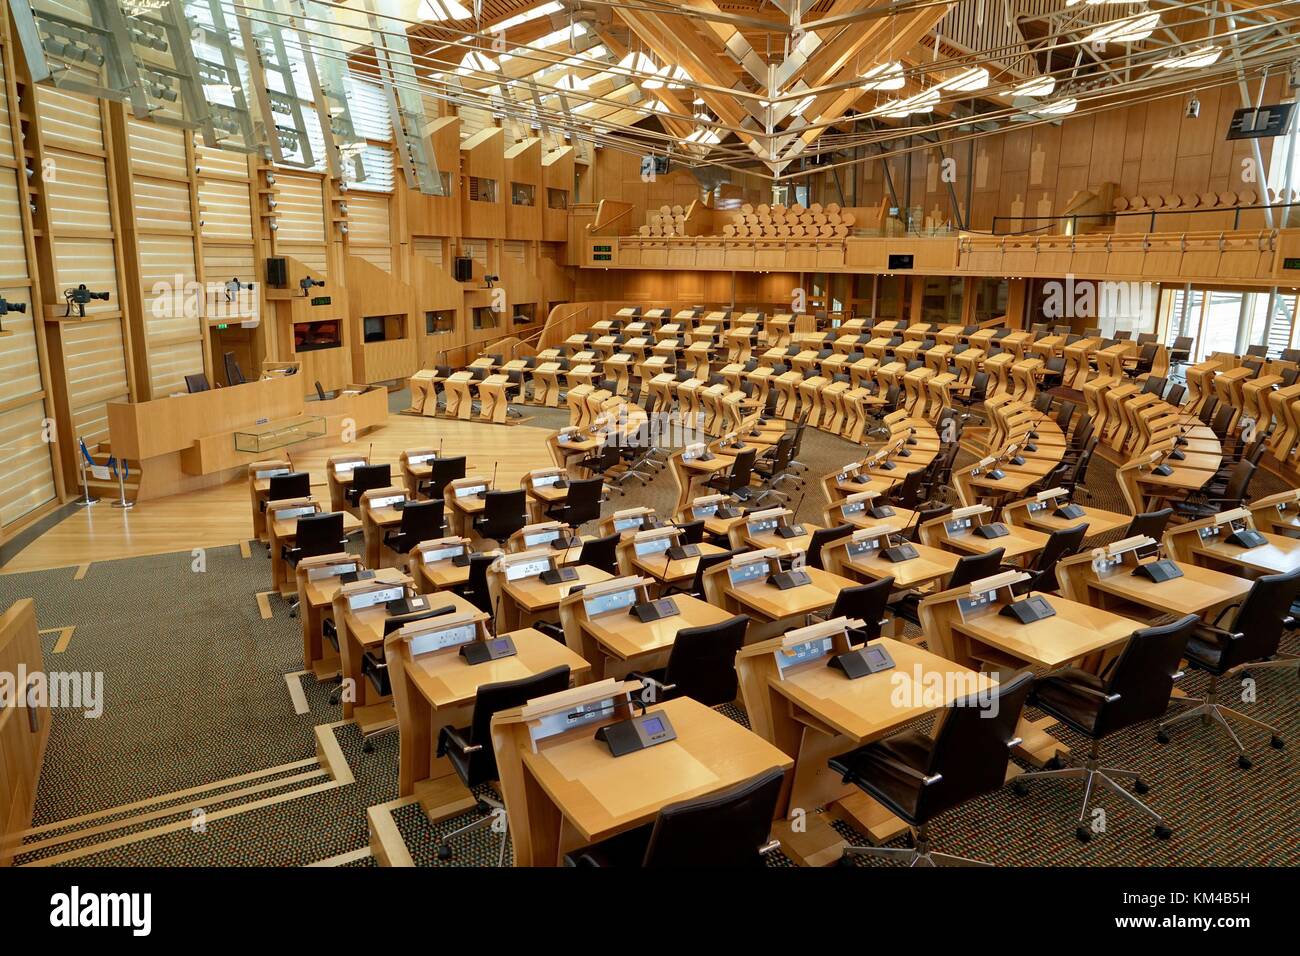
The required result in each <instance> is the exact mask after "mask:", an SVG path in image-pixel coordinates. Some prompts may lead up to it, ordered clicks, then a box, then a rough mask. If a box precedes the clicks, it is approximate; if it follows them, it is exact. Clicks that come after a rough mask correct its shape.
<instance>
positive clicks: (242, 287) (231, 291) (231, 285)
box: [226, 276, 253, 302]
mask: <svg viewBox="0 0 1300 956" xmlns="http://www.w3.org/2000/svg"><path fill="white" fill-rule="evenodd" d="M243 291H247V292H252V291H253V283H251V282H240V281H239V276H235V277H234V278H232V279H230V280H229V281H228V282H227V283H226V301H227V302H234V301H235V296H237V295H239V293H240V292H243Z"/></svg>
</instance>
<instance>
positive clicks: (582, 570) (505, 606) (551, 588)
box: [499, 564, 614, 628]
mask: <svg viewBox="0 0 1300 956" xmlns="http://www.w3.org/2000/svg"><path fill="white" fill-rule="evenodd" d="M572 567H573V569H574V570H575V571H577V572H578V577H577V579H576V580H573V581H565V582H564V583H563V584H546V583H545V582H543V581H542V579H541V578H540V577H528V578H522V579H520V580H518V581H503V582H502V585H501V590H502V601H501V609H500V611H499V614H500V617H501V619H502V620H503V621H504V622H505V626H506V627H510V628H515V627H522V626H523V625H525V624H531V623H532V622H534V621H538V620H541V619H543V618H545V617H547V615H548V614H550V615H551V616H552V617H553V616H554V615H553V614H551V612H553V611H554V610H555V609H556V608H558V607H559V606H560V601H561V600H562V599H563V598H564V597H565V595H567V594H568V593H569V592H570V591H572V590H573V589H574V587H576V586H578V585H583V584H599V583H600V582H601V581H610V580H612V579H613V577H614V576H613V575H612V574H609V573H608V572H606V571H602V570H600V569H599V568H593V567H591V566H590V565H587V564H578V565H573V566H572Z"/></svg>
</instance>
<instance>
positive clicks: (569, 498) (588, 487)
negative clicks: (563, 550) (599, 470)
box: [546, 477, 605, 531]
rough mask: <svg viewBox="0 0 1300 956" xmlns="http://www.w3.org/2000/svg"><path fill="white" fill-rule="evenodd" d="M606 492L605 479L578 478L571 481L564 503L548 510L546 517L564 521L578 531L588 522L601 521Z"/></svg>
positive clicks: (552, 506)
mask: <svg viewBox="0 0 1300 956" xmlns="http://www.w3.org/2000/svg"><path fill="white" fill-rule="evenodd" d="M604 490H605V479H603V478H599V477H597V478H578V479H575V480H574V481H570V482H569V493H568V494H567V495H565V496H564V500H563V501H560V502H556V503H555V504H554V505H551V506H550V507H549V508H547V509H546V516H547V517H548V518H551V519H553V520H555V521H563V522H564V523H565V524H567V525H568V526H569V527H570V528H572V529H573V530H574V531H577V530H579V529H580V528H581V527H582V526H583V525H584V524H586V523H587V522H588V521H597V520H599V518H600V505H601V502H602V501H603V500H604V498H603V497H602V496H603V494H604Z"/></svg>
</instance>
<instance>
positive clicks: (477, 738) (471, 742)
mask: <svg viewBox="0 0 1300 956" xmlns="http://www.w3.org/2000/svg"><path fill="white" fill-rule="evenodd" d="M568 686H569V666H568V665H567V664H564V665H562V666H560V667H552V668H551V669H550V670H547V671H542V672H541V673H540V674H534V675H533V676H532V677H525V678H522V679H521V680H513V681H503V682H501V683H498V684H483V685H482V686H481V687H479V689H478V693H476V694H475V695H474V713H473V715H472V716H471V718H470V725H469V726H468V727H451V726H446V727H443V728H442V730H441V731H440V732H439V734H438V756H439V757H446V758H447V760H448V762H449V763H450V764H451V768H452V770H454V771H455V773H456V776H458V777H460V780H461V783H463V784H464V785H465V786H466V787H467V788H469V789H470V790H473V789H474V788H476V787H480V786H483V785H484V784H489V783H495V782H496V781H497V757H496V752H495V751H494V750H493V749H492V734H491V724H492V716H493V714H496V713H497V712H498V711H502V710H509V709H510V708H511V707H519V706H521V705H523V704H526V703H528V701H530V700H533V699H534V698H537V697H545V696H546V695H547V694H556V693H559V692H560V691H562V690H566V689H567V688H568ZM478 811H479V813H481V814H483V815H482V816H481V817H479V819H477V820H474V821H473V822H471V823H467V824H465V825H464V826H463V827H458V828H457V829H455V830H452V831H451V832H450V833H448V834H446V835H444V836H443V838H442V840H441V841H440V842H439V844H438V859H440V860H450V859H451V857H452V853H453V849H452V845H451V841H452V840H453V839H455V838H456V837H458V836H461V835H462V834H465V833H471V832H473V831H475V830H481V829H483V827H486V826H491V825H493V824H494V822H495V821H497V820H500V821H501V823H502V824H503V825H502V826H501V844H500V849H499V850H498V851H497V866H502V865H504V863H505V859H506V839H507V838H508V837H509V835H510V828H509V826H507V825H505V824H506V819H505V813H506V808H505V804H503V803H502V802H501V801H500V800H498V799H496V798H495V797H491V796H484V797H479V798H478Z"/></svg>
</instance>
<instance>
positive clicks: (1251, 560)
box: [1191, 531, 1300, 574]
mask: <svg viewBox="0 0 1300 956" xmlns="http://www.w3.org/2000/svg"><path fill="white" fill-rule="evenodd" d="M1260 533H1261V534H1262V535H1264V537H1265V538H1267V539H1268V543H1267V544H1261V545H1260V546H1259V547H1257V548H1240V547H1237V545H1235V544H1228V543H1227V542H1226V541H1223V540H1221V539H1211V540H1206V541H1197V542H1196V543H1195V544H1193V545H1192V546H1191V553H1192V555H1193V556H1194V557H1195V558H1196V559H1197V560H1198V561H1201V562H1208V563H1211V564H1214V565H1227V566H1228V568H1230V569H1234V570H1235V569H1242V568H1244V569H1245V570H1246V571H1249V572H1251V573H1254V574H1284V573H1286V572H1287V571H1294V570H1295V569H1296V568H1298V567H1300V540H1297V539H1296V538H1289V537H1286V536H1284V535H1280V534H1269V533H1268V532H1266V531H1261V532H1260Z"/></svg>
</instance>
